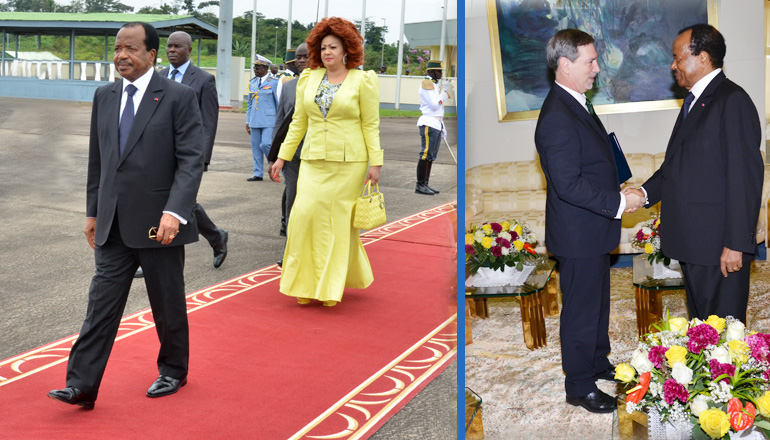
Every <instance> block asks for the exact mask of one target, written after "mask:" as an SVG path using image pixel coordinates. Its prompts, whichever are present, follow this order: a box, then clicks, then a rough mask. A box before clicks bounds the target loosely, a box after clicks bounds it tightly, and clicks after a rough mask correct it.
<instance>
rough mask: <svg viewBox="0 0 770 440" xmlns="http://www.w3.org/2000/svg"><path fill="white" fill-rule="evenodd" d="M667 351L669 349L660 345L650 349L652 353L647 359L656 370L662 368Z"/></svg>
mask: <svg viewBox="0 0 770 440" xmlns="http://www.w3.org/2000/svg"><path fill="white" fill-rule="evenodd" d="M666 350H668V348H667V347H663V346H660V345H656V346H654V347H651V348H650V353H649V354H648V355H647V358H648V359H649V360H650V362H652V365H654V366H655V368H660V366H661V365H663V363H664V362H665V361H666Z"/></svg>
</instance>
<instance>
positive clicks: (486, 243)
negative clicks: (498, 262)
mask: <svg viewBox="0 0 770 440" xmlns="http://www.w3.org/2000/svg"><path fill="white" fill-rule="evenodd" d="M481 246H483V247H484V249H489V248H491V247H492V237H484V238H482V239H481Z"/></svg>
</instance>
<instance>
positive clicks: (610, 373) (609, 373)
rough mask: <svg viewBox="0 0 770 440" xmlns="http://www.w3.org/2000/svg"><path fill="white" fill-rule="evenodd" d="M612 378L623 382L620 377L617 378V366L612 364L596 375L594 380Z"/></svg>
mask: <svg viewBox="0 0 770 440" xmlns="http://www.w3.org/2000/svg"><path fill="white" fill-rule="evenodd" d="M599 379H602V380H611V381H613V382H621V381H620V380H619V379H615V366H614V365H610V366H609V367H608V368H607V369H606V370H604V371H602V372H601V373H597V374H595V375H594V380H599Z"/></svg>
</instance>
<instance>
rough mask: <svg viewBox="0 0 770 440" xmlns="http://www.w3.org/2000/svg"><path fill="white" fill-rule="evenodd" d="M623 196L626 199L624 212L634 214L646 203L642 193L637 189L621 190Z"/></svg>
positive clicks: (627, 188)
mask: <svg viewBox="0 0 770 440" xmlns="http://www.w3.org/2000/svg"><path fill="white" fill-rule="evenodd" d="M623 195H624V196H625V197H626V210H625V211H624V212H628V213H631V212H634V211H636V210H637V209H639V208H641V207H642V206H644V205H645V203H647V197H645V195H644V191H642V190H641V189H639V188H632V187H630V186H629V187H626V188H625V189H624V190H623Z"/></svg>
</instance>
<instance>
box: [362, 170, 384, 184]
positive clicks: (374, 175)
mask: <svg viewBox="0 0 770 440" xmlns="http://www.w3.org/2000/svg"><path fill="white" fill-rule="evenodd" d="M381 168H382V165H380V166H377V167H369V174H367V175H366V178H367V179H368V180H371V181H372V185H376V184H377V183H379V181H380V169H381Z"/></svg>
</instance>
